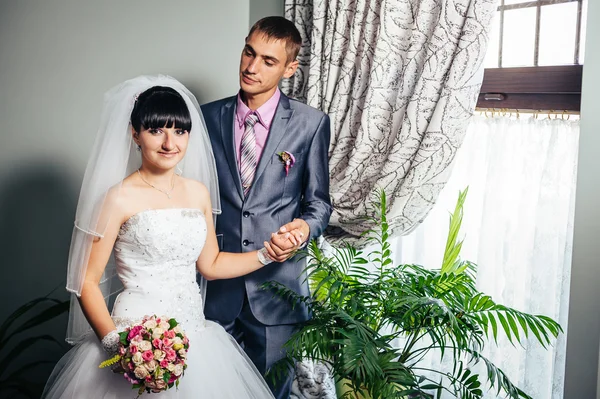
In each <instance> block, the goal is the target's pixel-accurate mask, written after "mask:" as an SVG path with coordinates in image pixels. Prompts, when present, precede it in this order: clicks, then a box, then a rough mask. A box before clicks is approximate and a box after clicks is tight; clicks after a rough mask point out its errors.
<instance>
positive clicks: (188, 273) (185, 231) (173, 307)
mask: <svg viewBox="0 0 600 399" xmlns="http://www.w3.org/2000/svg"><path fill="white" fill-rule="evenodd" d="M205 241H206V220H205V219H204V214H203V213H202V211H201V210H198V209H182V208H169V209H155V210H146V211H142V212H139V213H136V214H135V215H133V216H132V217H131V218H129V219H128V220H127V221H126V222H125V223H123V225H122V226H121V229H120V231H119V234H118V237H117V240H116V243H115V247H114V255H115V261H116V264H117V274H118V276H119V279H120V280H121V282H122V283H123V286H124V290H123V292H121V293H120V294H119V296H118V297H117V299H116V300H115V304H114V307H113V311H112V316H113V319H114V320H115V322H116V324H117V325H126V324H130V323H131V322H133V321H136V320H139V319H141V318H142V317H143V316H144V315H151V314H156V315H157V316H163V315H164V316H168V317H174V318H176V319H177V321H179V322H180V323H181V324H182V326H184V327H185V328H186V329H190V328H192V329H197V328H200V327H201V326H202V325H203V324H204V315H203V313H202V297H201V295H200V289H199V287H198V284H197V283H196V260H197V259H198V256H199V255H200V252H201V250H202V247H203V246H204V243H205Z"/></svg>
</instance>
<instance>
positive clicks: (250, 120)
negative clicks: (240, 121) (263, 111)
mask: <svg viewBox="0 0 600 399" xmlns="http://www.w3.org/2000/svg"><path fill="white" fill-rule="evenodd" d="M256 122H258V115H256V114H255V113H251V114H249V115H248V116H247V117H246V120H245V121H244V124H245V125H246V126H247V127H251V126H254V125H255V124H256Z"/></svg>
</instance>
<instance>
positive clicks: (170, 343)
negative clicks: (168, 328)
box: [162, 338, 173, 348]
mask: <svg viewBox="0 0 600 399" xmlns="http://www.w3.org/2000/svg"><path fill="white" fill-rule="evenodd" d="M162 344H163V346H166V347H168V348H170V347H172V346H173V341H171V340H170V339H169V338H163V340H162Z"/></svg>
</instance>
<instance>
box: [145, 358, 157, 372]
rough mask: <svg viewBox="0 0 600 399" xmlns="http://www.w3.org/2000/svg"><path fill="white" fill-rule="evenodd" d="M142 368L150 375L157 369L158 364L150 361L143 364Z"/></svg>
mask: <svg viewBox="0 0 600 399" xmlns="http://www.w3.org/2000/svg"><path fill="white" fill-rule="evenodd" d="M144 366H146V369H147V370H148V371H149V372H151V373H152V372H154V370H156V368H157V367H158V362H157V361H156V360H150V361H149V362H146V363H144Z"/></svg>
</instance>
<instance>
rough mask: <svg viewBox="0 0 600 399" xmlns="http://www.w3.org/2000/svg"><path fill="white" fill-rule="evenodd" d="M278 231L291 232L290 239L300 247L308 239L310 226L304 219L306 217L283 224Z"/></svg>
mask: <svg viewBox="0 0 600 399" xmlns="http://www.w3.org/2000/svg"><path fill="white" fill-rule="evenodd" d="M278 233H280V234H285V233H289V234H290V237H289V238H290V240H291V241H292V242H293V243H294V245H297V246H298V247H300V246H301V245H302V244H304V242H305V241H306V240H308V235H309V234H310V226H309V225H308V223H306V222H305V221H304V219H294V220H292V221H291V222H289V223H287V224H284V225H283V226H281V227H280V228H279V231H278Z"/></svg>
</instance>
